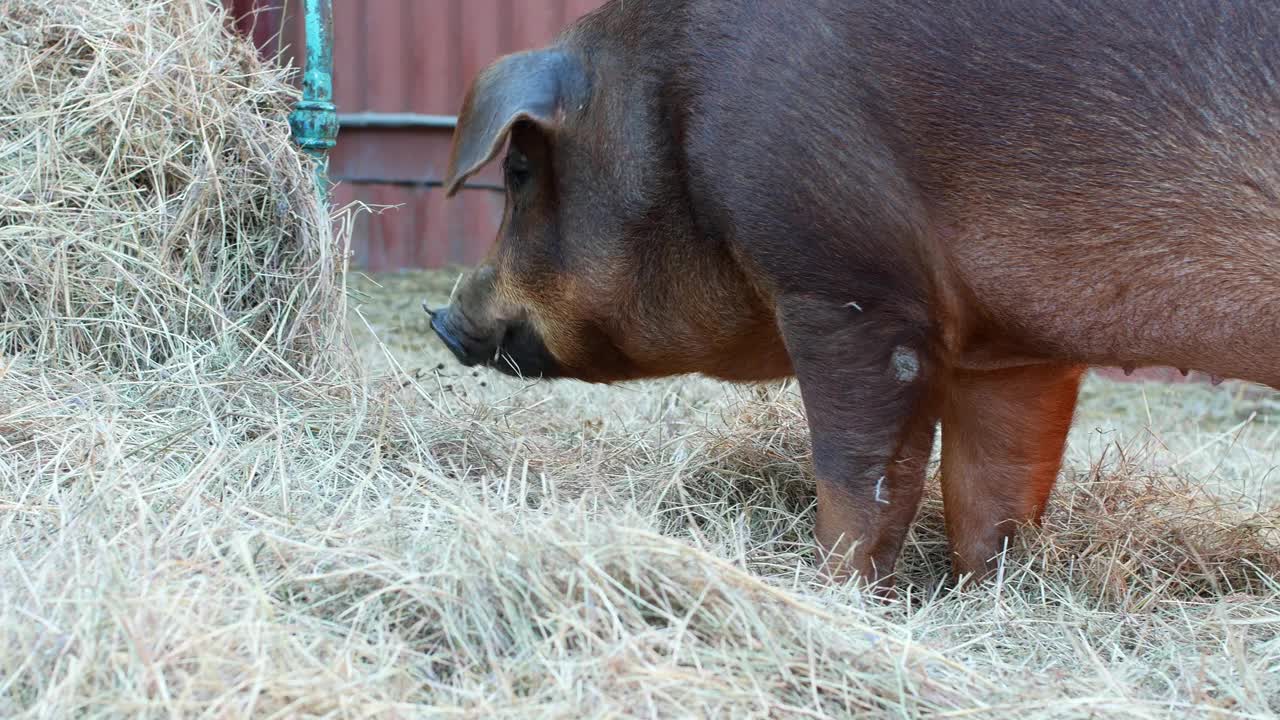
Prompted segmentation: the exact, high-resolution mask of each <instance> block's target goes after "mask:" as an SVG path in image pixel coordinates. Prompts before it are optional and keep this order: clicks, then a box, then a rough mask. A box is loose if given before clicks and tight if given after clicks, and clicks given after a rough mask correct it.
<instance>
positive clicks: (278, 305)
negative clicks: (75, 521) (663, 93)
mask: <svg viewBox="0 0 1280 720" xmlns="http://www.w3.org/2000/svg"><path fill="white" fill-rule="evenodd" d="M222 22H223V19H222V17H221V16H220V15H219V14H216V13H213V12H210V11H209V8H208V7H207V5H206V4H205V3H203V2H201V0H167V1H162V0H146V1H141V0H139V1H133V2H128V1H126V0H87V1H85V2H71V1H70V0H56V1H55V0H0V298H3V301H2V302H0V352H4V353H7V354H11V355H12V354H17V353H34V354H36V355H38V356H39V357H41V358H43V359H45V360H47V361H49V362H56V363H58V364H61V365H65V366H75V367H89V366H91V367H98V368H105V369H117V370H129V371H133V372H139V371H146V370H152V369H155V368H158V367H161V366H163V365H164V364H166V363H168V362H170V361H174V360H181V361H183V362H187V361H190V362H193V363H195V364H196V365H198V366H204V365H206V364H208V363H210V362H212V363H214V364H224V365H225V364H226V363H227V362H231V361H232V360H231V359H232V358H237V359H239V360H240V361H244V362H248V363H249V364H250V365H253V366H257V365H261V364H263V363H272V362H274V363H275V364H276V365H277V367H279V366H281V365H282V364H283V363H284V362H287V363H289V364H290V365H293V366H295V367H298V366H301V367H303V368H310V367H312V366H314V365H315V364H316V363H317V362H319V363H324V362H327V361H328V360H330V359H332V358H334V357H335V353H333V352H332V350H333V349H334V343H335V341H336V340H337V338H338V337H339V335H340V331H341V327H342V322H343V319H344V318H343V309H342V304H341V300H342V295H341V293H339V292H336V291H335V288H334V287H332V285H333V284H334V283H335V282H336V281H338V280H339V279H340V278H341V275H340V274H339V273H337V272H336V271H337V270H338V269H339V268H340V261H341V260H342V257H341V254H340V253H337V252H335V248H334V247H333V246H332V243H331V240H332V235H331V233H330V232H329V230H328V212H327V209H326V208H324V207H323V206H322V204H321V203H320V199H319V197H318V196H317V195H316V194H315V192H314V190H313V189H312V188H313V187H314V186H313V185H312V184H311V177H310V174H309V171H308V170H307V167H305V165H306V163H305V162H304V160H303V159H302V157H301V156H300V154H299V153H296V152H294V151H293V149H292V148H291V147H290V146H289V127H288V123H287V120H286V118H287V114H288V112H289V110H290V108H291V102H292V94H291V93H290V92H288V89H287V85H286V84H285V79H286V78H285V77H284V72H283V71H282V70H281V69H278V68H272V67H268V66H265V65H264V64H263V63H261V62H259V61H258V59H257V57H256V55H255V53H254V51H253V49H252V47H251V46H248V45H247V44H245V43H241V42H237V41H235V40H234V39H233V38H232V37H231V36H230V35H229V34H227V33H224V32H222V30H221V25H222ZM246 346H248V347H251V348H252V349H256V350H257V351H258V352H257V353H253V352H249V353H243V352H241V350H243V349H244V348H245V347H246Z"/></svg>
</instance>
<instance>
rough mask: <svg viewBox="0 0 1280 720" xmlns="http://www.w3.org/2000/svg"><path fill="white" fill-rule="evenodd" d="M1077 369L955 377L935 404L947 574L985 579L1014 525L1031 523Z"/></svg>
mask: <svg viewBox="0 0 1280 720" xmlns="http://www.w3.org/2000/svg"><path fill="white" fill-rule="evenodd" d="M1083 370H1084V369H1083V368H1081V367H1074V366H1062V365H1043V366H1030V367H1022V368H1011V369H1006V370H997V371H987V372H966V371H961V372H956V373H954V374H952V376H951V377H950V378H948V383H947V387H946V390H945V397H944V399H943V401H942V405H943V408H942V495H943V505H944V513H945V516H946V525H947V537H948V539H949V540H950V544H951V553H952V570H953V572H954V573H955V574H956V575H964V574H973V575H975V576H976V577H978V578H982V577H985V576H987V575H988V574H989V573H990V572H991V571H992V570H993V569H994V567H995V563H996V558H997V556H998V554H999V553H1000V551H1001V550H1002V549H1003V545H1004V543H1005V540H1006V539H1007V538H1008V537H1010V536H1011V535H1012V533H1013V532H1014V531H1015V530H1016V529H1017V525H1018V524H1019V523H1038V522H1039V520H1040V517H1041V514H1042V513H1043V512H1044V508H1045V504H1046V503H1047V501H1048V498H1049V494H1050V492H1052V490H1053V485H1054V482H1055V481H1056V480H1057V477H1058V472H1059V470H1060V467H1061V464H1062V454H1063V450H1064V449H1065V446H1066V440H1067V433H1068V431H1069V430H1070V428H1071V421H1072V418H1073V416H1074V413H1075V407H1076V400H1077V396H1078V393H1079V389H1080V380H1081V377H1082V375H1083Z"/></svg>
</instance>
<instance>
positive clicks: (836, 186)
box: [431, 0, 1280, 588]
mask: <svg viewBox="0 0 1280 720" xmlns="http://www.w3.org/2000/svg"><path fill="white" fill-rule="evenodd" d="M504 148H505V149H506V153H505V156H504V158H503V160H502V163H503V171H504V175H505V188H506V210H505V214H504V216H503V221H502V226H501V230H500V232H499V234H498V238H497V242H496V243H495V245H494V246H493V249H492V252H491V254H490V255H489V257H488V258H487V260H486V261H485V263H484V264H483V266H482V267H480V268H479V269H478V270H476V271H475V272H474V273H473V274H472V275H470V276H469V277H468V278H466V279H465V280H464V282H463V284H462V285H461V287H460V290H459V292H458V293H457V296H456V298H455V300H454V302H453V303H452V304H451V305H450V306H449V307H447V308H442V309H440V310H434V311H431V312H432V313H433V318H432V325H433V327H434V328H435V331H436V333H437V334H438V335H439V336H440V338H441V339H442V340H443V341H444V342H445V343H446V344H447V345H448V346H449V347H450V348H451V349H452V351H453V352H454V354H455V355H456V356H457V357H458V358H459V360H461V361H462V362H463V363H466V364H469V365H473V364H484V365H489V366H492V367H495V368H497V369H498V370H501V371H503V372H507V373H513V374H521V375H524V376H537V377H545V378H576V379H580V380H586V381H590V382H597V383H611V382H617V381H624V380H632V379H636V378H647V377H657V376H664V375H673V374H679V373H703V374H706V375H709V376H712V377H717V378H724V379H727V380H732V381H763V380H770V379H776V378H782V377H788V376H794V377H796V378H797V380H798V383H799V387H800V391H801V396H802V398H803V402H804V406H805V411H806V415H807V418H808V421H809V424H810V430H811V433H812V440H813V451H814V465H815V471H816V474H817V481H818V501H817V505H818V510H817V526H816V530H815V533H816V536H817V540H818V544H819V545H820V546H821V548H822V549H823V550H824V551H825V555H826V556H827V557H828V559H827V560H826V562H825V565H824V567H825V569H826V571H827V572H828V573H829V576H830V577H832V578H835V579H845V578H848V577H849V576H850V575H851V574H855V573H856V574H857V575H858V576H860V577H861V578H863V579H864V580H867V581H870V582H872V583H878V584H880V586H881V587H885V588H887V587H890V586H891V574H892V572H893V570H894V566H895V563H896V560H897V557H898V554H899V550H900V548H901V546H902V542H903V538H904V535H905V534H906V531H907V529H908V526H909V524H910V523H911V522H912V520H913V518H914V516H915V513H916V511H917V506H918V504H919V500H920V495H921V489H922V487H923V484H924V480H925V468H926V464H927V461H928V459H929V457H930V453H931V450H932V445H933V442H934V435H935V430H936V428H937V426H938V425H939V423H941V427H942V436H943V440H942V488H943V495H944V501H945V514H946V524H947V533H948V537H949V540H950V545H951V550H952V559H953V570H954V571H955V572H956V573H958V574H967V573H975V574H977V575H979V576H982V575H985V574H987V573H988V572H989V571H990V570H991V569H992V567H993V558H995V557H996V556H997V555H998V554H999V552H1000V550H1001V548H1002V544H1003V541H1004V540H1005V539H1006V538H1007V537H1008V536H1009V534H1010V533H1011V532H1012V531H1013V529H1014V526H1015V525H1017V524H1018V523H1022V522H1036V521H1038V520H1039V518H1040V516H1041V513H1042V511H1043V510H1044V507H1045V503H1046V500H1047V498H1048V496H1049V493H1050V490H1051V488H1052V487H1053V483H1054V480H1055V478H1056V477H1057V474H1058V471H1059V466H1060V464H1061V459H1062V452H1063V445H1064V443H1065V440H1066V437H1067V431H1068V428H1069V426H1070V424H1071V422H1072V415H1073V412H1074V408H1075V404H1076V399H1077V390H1078V387H1079V384H1080V379H1081V373H1082V372H1083V371H1084V369H1085V368H1086V367H1087V366H1090V365H1105V366H1115V367H1121V366H1125V367H1132V366H1153V365H1159V366H1173V367H1180V368H1194V369H1197V370H1200V371H1203V372H1206V373H1211V374H1214V375H1218V376H1224V377H1230V378H1236V379H1240V380H1245V381H1251V382H1255V383H1260V384H1264V385H1269V386H1271V387H1273V388H1277V387H1280V7H1277V5H1276V4H1275V3H1274V2H1269V1H1266V0H965V1H964V2H938V1H937V0H805V2H778V1H777V0H614V1H613V2H608V3H606V4H605V5H604V6H603V7H602V8H600V9H599V10H598V11H596V12H594V13H592V14H590V15H587V16H586V17H584V18H583V19H581V20H580V21H578V22H577V23H575V24H574V25H572V26H571V27H569V28H568V29H567V30H565V31H564V32H563V33H562V34H561V35H560V36H559V38H558V39H557V40H556V41H555V42H554V44H552V45H551V46H549V47H547V48H544V49H540V50H536V51H531V52H524V53H519V54H514V55H509V56H506V57H503V58H501V59H499V60H498V61H496V62H495V63H493V64H492V65H490V66H489V67H488V68H486V69H485V70H484V71H483V72H482V73H480V75H479V76H478V77H477V78H476V79H475V81H474V84H473V85H472V86H471V88H470V90H469V92H468V93H467V96H466V100H465V103H464V105H463V107H462V111H461V114H460V118H459V123H458V129H457V132H456V134H455V137H454V145H453V154H452V158H451V161H450V167H449V171H448V177H447V179H446V185H447V188H448V191H449V193H450V194H452V193H454V192H456V191H457V190H458V188H459V186H460V185H461V184H462V183H463V182H464V181H465V180H466V179H467V178H468V177H469V176H470V175H472V174H473V173H475V172H476V171H477V170H479V169H480V168H481V167H483V166H484V165H485V164H486V163H488V162H490V161H491V160H493V159H494V158H496V157H497V156H498V155H499V154H500V153H501V152H502V151H503V150H504Z"/></svg>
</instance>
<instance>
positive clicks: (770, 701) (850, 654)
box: [0, 274, 1280, 718]
mask: <svg viewBox="0 0 1280 720" xmlns="http://www.w3.org/2000/svg"><path fill="white" fill-rule="evenodd" d="M451 280H452V276H447V275H441V274H436V275H426V276H423V275H409V276H396V277H390V278H379V279H378V281H379V284H380V286H379V284H374V283H373V282H371V281H370V280H367V279H362V278H356V280H355V282H354V283H353V284H354V286H355V288H356V290H357V291H358V292H357V295H356V298H355V301H353V309H352V315H353V323H354V324H355V325H356V328H355V332H356V335H357V345H359V346H361V347H363V348H365V350H366V353H365V361H366V362H365V366H366V372H367V375H368V376H367V377H364V378H346V379H343V378H337V379H330V380H328V381H323V380H315V381H309V382H300V381H297V380H294V379H289V378H287V377H282V378H276V379H270V378H245V377H240V376H237V375H236V374H234V373H231V374H207V375H201V376H192V377H181V373H178V374H179V377H175V378H172V379H145V378H144V379H137V380H131V381H115V382H103V381H102V380H101V379H99V378H97V377H86V376H84V375H82V374H79V373H76V372H70V371H65V370H54V369H51V368H41V367H36V366H34V365H32V364H30V363H25V362H23V361H20V360H11V361H9V364H8V365H7V366H6V367H5V370H4V372H5V375H4V378H3V382H0V393H2V396H0V405H2V407H3V410H0V438H2V439H3V442H4V443H5V444H6V446H7V449H6V452H5V453H4V454H3V457H4V458H5V460H4V461H3V464H0V468H2V469H3V475H0V502H2V503H3V510H4V514H3V516H0V546H2V547H3V553H4V555H3V557H4V561H3V564H2V565H0V627H3V628H4V630H5V640H4V643H5V644H4V646H3V654H2V655H0V677H3V680H0V714H3V715H5V716H13V715H19V714H23V713H27V714H29V715H30V716H44V717H64V716H69V715H71V714H74V713H75V712H77V711H85V710H87V711H89V712H90V714H98V713H101V714H105V715H134V714H139V713H140V714H151V715H156V716H160V715H164V714H167V713H169V712H171V711H173V712H176V713H178V714H180V715H208V716H211V717H227V716H246V715H252V716H260V717H271V716H275V717H298V716H335V717H371V716H372V717H422V716H436V715H439V716H455V715H457V716H464V717H520V718H524V717H617V716H632V717H689V716H694V717H702V716H720V717H743V716H747V717H750V716H755V717H849V716H851V715H854V716H856V715H861V714H862V713H863V712H866V711H874V712H875V713H876V714H883V715H897V716H901V715H902V714H904V713H905V714H906V715H908V716H917V715H924V714H943V715H945V714H946V713H954V714H956V715H963V716H970V715H975V716H985V717H1007V716H1010V715H1012V714H1015V713H1016V714H1018V715H1020V716H1028V717H1168V716H1170V715H1180V714H1185V713H1190V714H1191V715H1193V716H1212V715H1211V714H1210V713H1209V710H1211V709H1212V710H1216V711H1218V712H1219V715H1220V716H1221V717H1264V716H1266V715H1267V713H1268V712H1275V711H1276V710H1277V709H1278V708H1280V511H1277V506H1278V505H1280V480H1277V479H1276V477H1275V469H1276V468H1277V466H1280V450H1278V448H1280V442H1278V441H1277V435H1278V433H1280V403H1277V399H1276V397H1275V395H1274V394H1266V393H1254V392H1249V391H1248V389H1247V388H1241V387H1232V386H1230V385H1225V386H1223V387H1222V388H1219V389H1217V390H1211V389H1209V388H1205V387H1195V386H1189V387H1177V388H1168V387H1157V386H1138V385H1117V384H1112V383H1106V382H1103V381H1097V380H1095V381H1092V382H1091V383H1090V385H1089V386H1088V387H1087V389H1086V399H1085V403H1084V406H1083V409H1082V414H1081V418H1080V422H1079V424H1078V427H1077V429H1076V432H1075V435H1074V438H1073V444H1072V450H1071V456H1070V461H1069V467H1068V469H1067V471H1066V475H1065V477H1064V481H1063V484H1062V486H1061V488H1060V490H1059V491H1058V492H1057V493H1056V495H1055V497H1054V500H1053V503H1052V506H1051V509H1050V512H1049V516H1048V519H1047V525H1046V528H1045V529H1044V530H1043V531H1042V532H1039V533H1035V534H1033V535H1029V536H1028V537H1026V538H1025V540H1024V542H1022V543H1020V544H1019V545H1018V546H1017V547H1016V548H1014V549H1013V551H1012V556H1011V557H1010V558H1009V559H1008V567H1007V569H1006V571H1005V573H1004V577H1003V579H1002V581H1001V582H1000V583H998V584H994V585H991V586H989V587H980V588H973V589H962V590H961V591H959V592H958V593H952V594H949V595H946V596H939V595H940V594H941V593H940V591H939V589H938V588H939V583H940V581H941V580H942V578H943V577H944V574H945V568H946V563H945V546H944V543H943V537H942V533H941V512H940V510H941V508H940V505H939V502H938V495H937V491H936V487H935V488H933V490H932V491H931V494H930V498H929V500H928V502H927V504H926V506H925V508H924V509H923V511H922V516H921V519H920V524H919V527H918V528H917V529H916V531H915V532H914V534H913V537H912V540H911V543H910V546H909V547H908V549H907V551H906V555H905V562H904V567H903V572H904V576H905V580H906V582H907V583H908V587H909V589H910V595H909V597H908V598H906V599H905V600H903V601H902V602H900V603H899V604H897V605H894V606H891V607H881V606H878V605H876V604H874V603H869V602H866V601H865V600H864V598H862V597H861V596H859V595H858V594H857V593H856V592H854V591H851V590H848V589H831V588H825V587H822V586H821V585H820V584H818V583H817V582H816V578H815V573H814V567H813V564H812V560H811V557H810V555H809V551H808V549H807V545H806V544H807V543H808V541H809V538H810V533H811V530H812V517H811V512H812V507H811V504H812V486H811V477H810V474H809V470H808V467H807V457H806V452H807V441H806V437H805V431H804V424H803V418H802V414H801V409H800V406H799V404H798V402H797V399H796V394H795V392H794V390H793V389H792V388H788V387H785V386H782V387H771V388H763V389H755V388H752V389H743V388H733V387H729V386H723V385H720V384H716V383H712V382H707V381H701V380H688V379H686V380H678V381H664V382H653V383H644V384H638V385H634V386H627V387H620V388H614V389H606V388H596V387H587V386H582V385H578V384H569V383H559V384H554V385H532V384H526V383H521V382H519V381H515V380H510V379H506V378H499V377H495V376H491V375H487V374H480V375H473V374H472V373H470V372H469V371H460V370H459V369H458V368H456V367H455V366H453V365H452V364H451V363H449V362H448V359H447V357H446V355H445V354H444V353H443V352H442V351H441V350H440V349H439V348H438V347H437V346H436V345H435V344H434V343H433V342H432V341H431V340H430V339H429V338H428V336H427V335H426V325H425V322H424V318H423V316H422V314H421V311H420V310H418V309H417V302H418V300H419V299H421V297H422V296H424V295H427V294H434V296H435V297H437V298H438V297H440V294H442V293H447V292H448V284H449V282H450V281H451ZM370 329H374V330H376V331H377V332H376V334H375V333H373V332H371V331H370ZM441 364H444V367H443V368H441V367H440V365H441ZM19 458H20V459H19Z"/></svg>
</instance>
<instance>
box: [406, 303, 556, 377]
mask: <svg viewBox="0 0 1280 720" xmlns="http://www.w3.org/2000/svg"><path fill="white" fill-rule="evenodd" d="M422 308H423V309H424V310H426V311H427V314H428V315H430V316H431V330H432V331H433V332H435V334H436V337H438V338H440V341H441V342H442V343H444V345H445V347H447V348H449V352H451V353H453V356H454V357H455V358H457V360H458V362H460V363H462V364H463V365H464V366H466V367H473V366H476V365H481V366H485V367H490V368H493V369H494V370H497V371H498V372H501V373H503V374H505V375H510V376H512V377H520V378H542V379H550V378H555V377H559V376H560V368H559V365H558V364H557V363H556V359H555V358H554V357H553V356H552V355H551V352H550V351H549V350H547V346H546V344H545V343H544V342H543V341H542V338H541V337H540V336H539V335H538V332H537V331H536V330H534V328H533V326H532V325H531V324H530V323H529V322H528V321H517V322H511V323H506V324H499V325H498V326H496V327H494V328H493V329H492V330H490V331H489V332H479V331H478V330H476V325H475V324H474V323H472V322H470V321H469V320H468V318H467V317H466V314H465V313H463V312H461V311H460V310H458V309H457V308H456V307H453V306H448V307H443V308H440V309H438V310H432V309H431V308H429V307H427V305H426V303H423V306H422Z"/></svg>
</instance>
